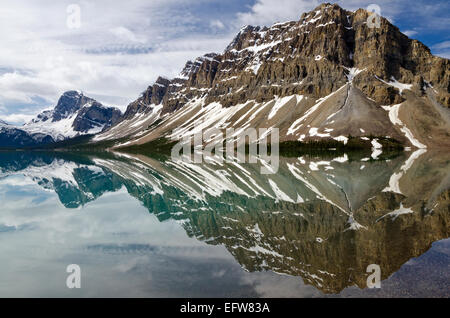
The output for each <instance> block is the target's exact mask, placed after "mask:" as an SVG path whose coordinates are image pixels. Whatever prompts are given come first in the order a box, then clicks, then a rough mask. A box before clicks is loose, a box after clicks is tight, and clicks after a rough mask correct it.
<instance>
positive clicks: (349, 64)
mask: <svg viewBox="0 0 450 318" xmlns="http://www.w3.org/2000/svg"><path fill="white" fill-rule="evenodd" d="M369 14H370V13H369V12H368V11H366V10H364V9H358V10H356V11H354V12H352V11H347V10H345V9H342V8H341V7H339V6H338V5H336V4H322V5H320V6H318V7H317V8H316V9H315V10H313V11H311V12H309V13H304V14H302V16H301V18H300V20H299V21H291V22H284V23H277V24H274V25H272V26H271V27H253V26H246V27H244V28H242V29H241V30H240V32H239V33H238V35H237V36H236V37H235V38H234V39H233V40H232V42H231V43H230V44H229V45H228V46H227V48H226V49H225V51H224V52H223V53H222V54H216V53H209V54H206V55H204V56H202V57H199V58H197V59H196V60H195V61H194V62H192V61H188V62H187V63H186V65H185V67H184V69H183V70H182V71H181V73H180V75H179V76H177V77H175V78H174V79H171V80H169V79H166V78H163V77H159V78H158V79H157V81H156V82H155V84H154V85H151V86H149V88H148V89H147V90H146V91H144V92H143V93H142V95H141V96H140V97H139V98H138V99H137V100H136V101H134V102H132V103H131V104H130V105H129V106H128V108H127V111H126V112H125V114H126V116H124V117H123V118H122V120H121V121H120V122H119V123H118V124H117V125H116V126H114V127H112V128H110V129H108V130H107V131H105V132H104V133H102V134H100V135H98V136H96V137H95V138H94V141H95V142H96V141H102V140H114V139H116V140H117V139H123V138H128V139H129V142H127V143H126V144H125V145H126V146H129V145H130V144H131V145H142V144H145V143H147V142H150V141H152V140H155V139H158V138H161V137H164V138H168V139H175V140H176V139H177V138H178V137H180V136H178V137H177V136H175V135H174V134H173V133H172V131H173V130H174V129H175V128H179V127H187V128H186V129H185V135H188V134H189V133H192V131H194V129H193V128H194V126H196V127H199V126H202V127H204V128H205V129H208V128H211V127H219V126H220V125H223V126H225V125H226V126H227V127H234V128H236V129H238V128H239V126H238V125H237V123H238V121H241V122H242V119H241V118H242V116H246V117H247V118H248V119H250V120H247V121H245V123H246V124H248V125H249V127H252V128H269V129H270V128H275V127H277V128H279V129H280V136H281V141H287V140H297V141H310V140H323V138H325V139H336V140H343V141H345V139H344V138H347V137H348V136H349V135H352V136H360V137H367V136H368V135H374V136H387V135H388V136H389V137H393V138H395V139H397V140H399V141H400V142H402V143H403V144H404V145H405V146H407V147H417V145H422V146H424V147H439V146H443V145H444V146H450V138H448V137H450V125H449V124H448V120H447V119H446V117H448V116H447V115H445V114H447V113H448V112H449V106H450V99H449V96H450V94H449V88H450V63H449V60H448V59H444V58H440V57H436V56H433V55H432V54H431V52H430V50H429V48H427V47H426V46H425V45H424V44H422V43H421V42H419V41H417V40H411V39H409V38H408V37H407V36H406V35H404V34H403V33H401V32H400V30H399V29H398V28H397V27H395V26H394V25H392V24H391V23H390V22H389V21H388V20H387V19H385V18H383V17H381V23H380V27H379V28H373V29H371V28H369V27H368V26H367V19H368V17H369ZM344 87H346V91H347V97H346V98H345V100H344V101H342V102H343V103H344V106H346V107H345V109H344V112H343V113H346V114H348V115H349V116H350V117H345V116H344V117H342V116H341V115H342V114H341V115H340V116H337V117H336V120H335V123H334V125H333V121H332V120H328V118H329V117H330V116H332V115H333V113H336V112H338V111H339V110H340V108H341V107H337V103H338V102H339V100H340V99H341V97H339V94H340V92H342V91H343V88H344ZM411 93H412V94H411ZM294 96H297V102H296V103H295V105H293V104H294V102H293V101H292V100H291V98H289V97H292V98H293V97H294ZM416 97H417V98H416ZM283 98H286V100H287V101H288V102H290V104H284V103H283ZM323 99H327V100H329V101H326V102H323ZM347 100H349V101H352V100H358V102H353V103H350V104H345V101H347ZM330 101H331V103H330ZM321 102H322V104H321V105H318V104H319V103H321ZM280 103H281V105H280ZM417 103H422V104H425V105H426V106H424V105H421V107H416V106H414V105H415V104H417ZM216 104H217V105H216ZM324 104H328V107H324V106H323V105H324ZM411 104H413V106H411ZM218 105H220V107H219V106H218ZM275 105H276V106H277V111H275V114H274V111H272V109H273V107H274V106H275ZM394 105H402V106H401V110H397V109H396V110H395V111H393V112H392V113H391V112H390V111H389V109H388V108H383V106H386V107H387V106H388V107H393V106H394ZM216 106H217V107H216ZM286 106H287V107H286ZM341 106H342V105H341ZM344 106H342V108H344ZM208 107H209V108H210V109H211V112H212V113H210V114H207V111H206V110H205V109H207V108H208ZM412 107H414V108H415V109H414V112H415V113H417V117H414V118H408V117H410V116H406V117H405V114H408V112H409V110H410V108H412ZM263 108H265V109H263ZM332 108H334V111H333V112H330V109H332ZM416 108H418V109H419V110H417V109H416ZM441 108H442V109H441ZM189 109H191V110H189ZM227 109H231V110H227ZM269 109H270V110H269ZM405 109H407V110H408V111H405ZM266 110H267V111H266ZM365 110H367V112H365ZM219 112H221V113H222V115H223V116H228V117H227V118H225V117H223V116H222V117H221V116H216V114H217V113H219ZM230 113H231V114H230ZM177 114H178V115H177ZM225 114H227V115H225ZM311 114H312V115H314V116H316V117H317V120H316V121H313V122H311V123H310V122H308V121H309V120H310V117H311V116H310V115H311ZM325 114H327V116H325V117H324V116H321V115H325ZM369 115H370V116H369ZM372 115H373V116H372ZM399 116H400V117H399ZM341 117H342V118H341ZM404 117H405V118H404ZM299 118H304V119H305V120H304V122H303V121H301V122H300V123H298V125H297V126H299V127H298V129H296V130H295V131H294V133H289V132H292V130H293V129H294V128H295V127H292V126H293V125H294V123H295V122H296V121H297V120H298V119H299ZM339 118H340V120H339V121H337V119H339ZM374 118H376V119H377V120H376V121H374V120H373V119H374ZM205 121H210V122H209V124H205ZM417 122H420V125H419V124H417ZM188 126H189V127H188ZM410 126H411V127H413V128H411V127H410ZM416 126H417V127H416ZM405 131H407V133H405ZM429 137H432V138H435V137H436V138H435V140H431V139H432V138H429ZM417 141H418V142H417ZM122 146H124V144H117V147H122Z"/></svg>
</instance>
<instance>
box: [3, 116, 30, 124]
mask: <svg viewBox="0 0 450 318" xmlns="http://www.w3.org/2000/svg"><path fill="white" fill-rule="evenodd" d="M33 118H34V115H26V114H9V115H0V119H1V120H4V121H5V122H7V123H8V124H11V125H20V124H23V123H27V122H29V121H30V120H32V119H33Z"/></svg>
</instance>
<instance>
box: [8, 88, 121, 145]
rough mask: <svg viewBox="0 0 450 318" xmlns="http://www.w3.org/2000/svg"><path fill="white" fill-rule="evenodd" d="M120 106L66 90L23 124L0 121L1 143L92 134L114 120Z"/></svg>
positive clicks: (39, 141) (30, 142)
mask: <svg viewBox="0 0 450 318" xmlns="http://www.w3.org/2000/svg"><path fill="white" fill-rule="evenodd" d="M121 116H122V113H121V112H120V110H118V109H117V108H114V107H105V106H103V105H102V104H100V103H99V102H97V101H96V100H94V99H92V98H89V97H87V96H85V95H84V94H83V93H80V92H77V91H68V92H65V93H64V94H63V95H62V96H61V97H60V99H59V100H58V103H57V105H56V106H55V108H54V109H53V110H46V111H44V112H42V113H40V114H39V115H37V116H36V118H34V119H33V120H31V121H30V122H29V123H27V124H25V125H23V126H11V125H7V124H6V123H3V124H2V123H0V147H11V148H21V147H33V146H39V145H44V144H49V143H52V142H57V141H62V140H65V139H68V138H73V137H76V136H80V135H86V134H95V133H99V132H101V131H103V130H104V129H106V128H108V127H111V126H112V125H114V124H116V123H117V122H118V121H119V120H120V118H121Z"/></svg>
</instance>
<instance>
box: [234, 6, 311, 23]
mask: <svg viewBox="0 0 450 318" xmlns="http://www.w3.org/2000/svg"><path fill="white" fill-rule="evenodd" d="M318 5H319V1H317V0H296V1H292V0H257V1H256V3H255V4H254V5H253V6H252V7H251V9H250V11H249V12H243V13H238V19H237V22H238V24H239V25H240V26H242V25H248V24H250V25H272V24H273V23H274V22H284V21H287V20H298V19H299V18H300V16H301V15H302V13H303V12H306V11H310V10H312V9H314V8H315V7H317V6H318Z"/></svg>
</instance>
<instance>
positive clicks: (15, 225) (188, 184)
mask: <svg viewBox="0 0 450 318" xmlns="http://www.w3.org/2000/svg"><path fill="white" fill-rule="evenodd" d="M280 160H281V161H280V168H279V170H278V172H277V173H276V174H272V175H261V174H260V164H242V163H236V162H234V163H223V164H221V163H218V162H215V161H210V162H208V163H205V164H193V163H186V162H173V161H171V160H170V159H165V160H157V159H152V158H149V157H146V156H144V155H130V154H126V155H125V154H119V153H114V154H104V155H94V154H86V155H80V154H70V153H40V152H32V153H27V152H3V153H0V189H2V190H1V193H0V195H1V200H2V204H3V205H4V207H3V209H7V207H8V206H9V205H11V204H14V202H12V201H14V200H17V198H19V199H20V198H23V196H25V194H24V195H23V196H22V197H21V195H19V194H16V195H15V197H14V198H15V199H14V198H13V197H12V196H7V195H5V194H6V193H7V191H6V190H4V189H5V187H6V186H7V185H11V184H12V185H14V186H15V187H16V188H17V187H19V188H20V185H21V183H20V182H19V181H17V180H16V179H14V178H15V177H17V176H21V179H20V180H22V181H21V182H24V180H26V182H25V183H26V184H30V183H31V184H35V185H38V186H39V188H41V189H43V190H46V191H51V192H54V193H56V194H57V196H58V199H59V201H60V202H61V203H62V204H63V205H64V207H65V208H67V209H80V208H82V207H85V206H87V205H89V204H91V202H92V204H95V201H96V200H98V199H100V198H101V197H102V196H105V195H108V193H114V192H119V191H122V190H123V189H126V193H127V194H128V195H129V196H131V197H133V198H135V199H137V200H139V201H140V202H141V204H142V205H143V206H144V207H145V208H146V209H147V210H148V211H149V212H150V213H151V214H153V215H154V216H156V218H157V220H158V221H159V222H163V221H170V220H172V221H176V222H177V223H178V226H181V227H182V228H183V229H184V231H185V232H186V233H187V235H188V236H189V237H191V238H195V239H196V240H197V241H199V242H200V243H201V244H203V245H204V244H207V245H208V246H217V247H216V248H218V247H219V246H222V247H225V248H226V250H227V251H228V253H229V254H231V255H232V256H233V257H234V259H235V261H236V262H237V263H239V266H240V267H242V268H243V269H244V270H245V271H246V272H249V273H253V272H274V273H277V274H285V275H289V276H293V277H301V278H302V280H303V282H304V283H305V284H306V285H312V286H314V287H315V288H316V289H318V290H319V291H320V292H321V293H324V294H339V293H341V292H342V291H344V290H345V289H346V288H348V287H350V286H355V285H356V286H358V287H359V288H362V289H364V288H366V280H367V276H368V275H369V274H370V273H367V272H366V268H367V266H368V265H370V264H378V265H380V267H381V276H382V280H386V279H387V278H389V277H390V276H391V275H392V274H393V273H395V272H397V271H398V270H399V269H400V268H401V267H402V266H403V265H404V264H405V263H407V262H408V261H410V259H412V258H415V257H418V256H420V255H422V254H424V253H425V252H426V251H427V250H429V249H430V247H431V245H432V243H433V242H436V241H438V240H442V239H446V238H448V237H449V232H450V226H449V222H450V213H449V202H450V191H449V189H450V154H448V153H431V152H426V151H424V150H417V151H415V152H407V153H405V154H402V155H399V156H397V157H392V158H391V159H388V160H372V159H369V158H361V157H358V156H355V155H345V156H341V157H337V158H333V157H332V156H330V157H329V158H316V157H308V156H303V157H301V158H282V159H280ZM11 178H12V179H11ZM5 180H9V181H8V182H6V181H5ZM8 201H11V202H8ZM38 201H39V200H36V199H33V200H27V201H26V202H27V207H28V208H29V209H30V210H31V211H32V210H33V204H36V202H38ZM5 203H6V204H5ZM24 208H25V206H24ZM122 213H124V214H126V213H127V211H122ZM45 217H46V216H45V215H44V216H42V219H39V221H36V218H39V216H37V215H33V217H32V219H33V221H32V222H31V221H30V222H27V220H25V219H23V218H21V219H20V220H17V219H14V218H13V217H12V216H11V215H10V214H8V213H6V216H5V213H2V214H0V236H1V237H2V241H3V242H5V243H6V244H8V237H7V236H6V234H7V233H9V232H16V235H20V234H19V233H20V232H21V231H23V230H24V229H25V230H26V226H29V227H31V228H33V226H36V223H39V222H44V220H45ZM43 219H44V220H43ZM48 222H51V220H48ZM161 224H163V223H161ZM25 225H26V226H25ZM98 226H99V227H101V224H99V225H98ZM66 230H67V232H70V229H66ZM117 230H118V229H117ZM110 231H111V232H114V231H115V229H113V228H111V229H110ZM72 235H73V234H72ZM82 235H83V233H80V236H82ZM62 236H64V235H62ZM60 237H61V235H60ZM66 239H68V240H69V239H71V238H69V237H67V238H66ZM119 241H120V240H119ZM113 243H114V244H113ZM113 243H111V242H110V243H108V244H109V245H108V244H105V242H98V244H96V243H95V242H89V243H87V245H86V246H84V248H85V249H86V250H88V251H91V252H92V251H95V250H96V249H98V248H101V249H103V250H105V249H112V250H114V251H116V252H117V251H119V250H120V249H121V248H124V246H125V245H124V244H115V243H117V242H113ZM42 244H44V242H43V243H42ZM126 246H127V248H129V247H130V246H129V245H126ZM155 248H157V247H155V246H153V247H152V246H148V245H140V244H138V243H136V244H134V245H133V249H138V250H139V251H140V252H139V253H140V255H146V254H148V253H151V252H152V250H153V249H155ZM77 253H80V252H77ZM447 261H448V258H447ZM36 262H38V260H36ZM3 266H5V265H3ZM99 266H100V265H99ZM447 268H448V265H447ZM11 279H12V278H11ZM180 279H185V278H180ZM448 279H449V274H448V272H447V273H445V275H444V277H442V281H443V286H444V287H443V288H447V290H448V285H449V281H448ZM445 286H447V287H445ZM3 293H4V291H3V290H0V295H2V296H3ZM243 295H246V294H245V293H243ZM248 295H253V294H252V293H250V292H249V293H248ZM5 296H8V294H5ZM96 296H102V295H96ZM125 296H126V295H125ZM166 296H167V295H166ZM169 296H170V292H169ZM184 296H186V297H189V296H192V294H190V293H189V290H187V291H186V294H185V295H184Z"/></svg>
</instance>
